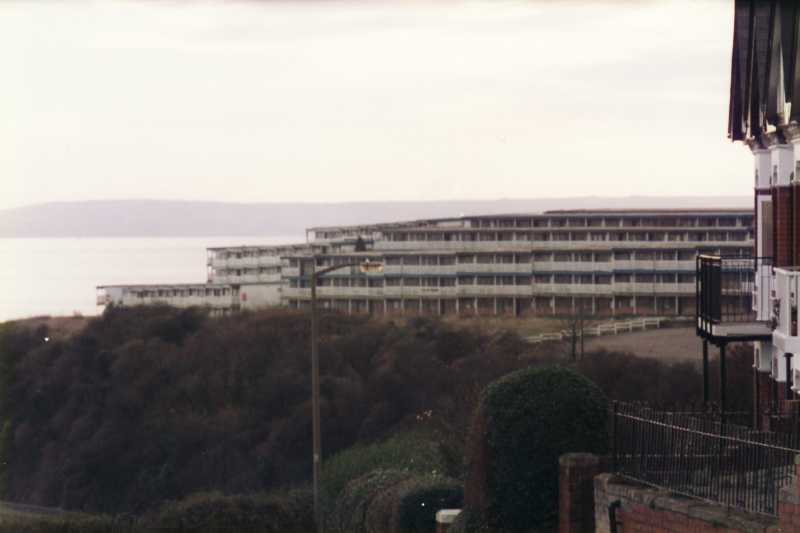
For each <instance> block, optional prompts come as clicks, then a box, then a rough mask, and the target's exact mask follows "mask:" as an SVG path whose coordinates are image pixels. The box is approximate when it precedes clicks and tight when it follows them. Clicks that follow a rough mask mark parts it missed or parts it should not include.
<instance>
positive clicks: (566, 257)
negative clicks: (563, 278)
mask: <svg viewBox="0 0 800 533" xmlns="http://www.w3.org/2000/svg"><path fill="white" fill-rule="evenodd" d="M553 261H556V262H559V263H568V262H570V261H572V254H571V253H569V252H566V253H565V252H556V253H554V254H553Z"/></svg>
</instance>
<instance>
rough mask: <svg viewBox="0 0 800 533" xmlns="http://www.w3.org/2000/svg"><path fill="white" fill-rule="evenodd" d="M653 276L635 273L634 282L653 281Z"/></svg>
mask: <svg viewBox="0 0 800 533" xmlns="http://www.w3.org/2000/svg"><path fill="white" fill-rule="evenodd" d="M653 278H654V276H653V274H642V273H637V274H636V283H653V281H654V279H653Z"/></svg>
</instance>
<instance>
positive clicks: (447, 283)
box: [439, 278, 456, 287]
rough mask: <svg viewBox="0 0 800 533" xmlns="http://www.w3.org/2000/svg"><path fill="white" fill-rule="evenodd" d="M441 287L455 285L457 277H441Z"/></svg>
mask: <svg viewBox="0 0 800 533" xmlns="http://www.w3.org/2000/svg"><path fill="white" fill-rule="evenodd" d="M439 286H440V287H455V286H456V278H439Z"/></svg>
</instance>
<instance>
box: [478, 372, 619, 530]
mask: <svg viewBox="0 0 800 533" xmlns="http://www.w3.org/2000/svg"><path fill="white" fill-rule="evenodd" d="M607 403H608V402H607V400H606V397H605V396H604V394H603V392H602V391H601V390H600V389H599V388H598V387H597V386H596V385H595V384H594V383H592V382H591V381H589V380H588V379H586V378H585V377H583V376H581V375H579V374H577V373H575V372H573V371H571V370H568V369H566V368H562V367H546V368H528V369H524V370H520V371H517V372H514V373H511V374H508V375H507V376H505V377H503V378H500V379H499V380H497V381H495V382H493V383H491V384H490V385H489V386H488V387H487V388H486V389H485V390H484V393H483V394H482V396H481V400H480V403H479V406H478V409H477V411H476V415H475V423H474V425H473V434H471V435H470V442H469V445H468V458H467V464H468V465H470V471H469V472H468V479H467V484H466V492H467V494H466V495H465V496H466V500H467V505H468V506H470V507H471V509H470V512H471V513H472V514H474V515H475V516H481V515H485V519H486V523H487V524H488V526H490V527H492V528H494V529H497V530H509V531H527V530H531V529H532V528H537V527H547V526H549V525H552V524H554V523H555V522H556V521H557V517H558V457H559V456H560V455H562V454H564V453H569V452H590V453H596V454H603V453H605V452H606V451H607V448H608V433H607V417H608V414H607Z"/></svg>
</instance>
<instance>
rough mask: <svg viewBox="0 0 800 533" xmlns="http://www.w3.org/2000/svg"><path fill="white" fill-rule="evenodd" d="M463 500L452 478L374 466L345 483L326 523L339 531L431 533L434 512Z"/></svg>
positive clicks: (459, 485) (433, 524) (458, 503)
mask: <svg viewBox="0 0 800 533" xmlns="http://www.w3.org/2000/svg"><path fill="white" fill-rule="evenodd" d="M462 502H463V489H462V487H461V484H460V483H459V482H458V481H455V480H453V479H451V478H447V477H444V476H442V475H438V474H414V473H412V472H409V471H403V470H387V469H377V470H373V471H371V472H368V473H367V474H365V475H363V476H361V477H359V478H357V479H355V480H353V481H351V482H350V483H348V484H347V486H346V487H345V488H344V490H343V491H342V492H341V494H340V495H339V498H337V500H336V505H335V506H334V509H333V512H332V513H331V515H330V517H329V519H328V521H327V526H328V528H329V529H331V530H332V531H338V532H341V533H345V532H347V533H350V532H355V533H357V532H362V533H411V532H415V533H425V532H431V533H432V532H433V531H435V530H436V521H435V515H436V511H438V510H439V509H443V508H453V507H460V506H461V504H462Z"/></svg>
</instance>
